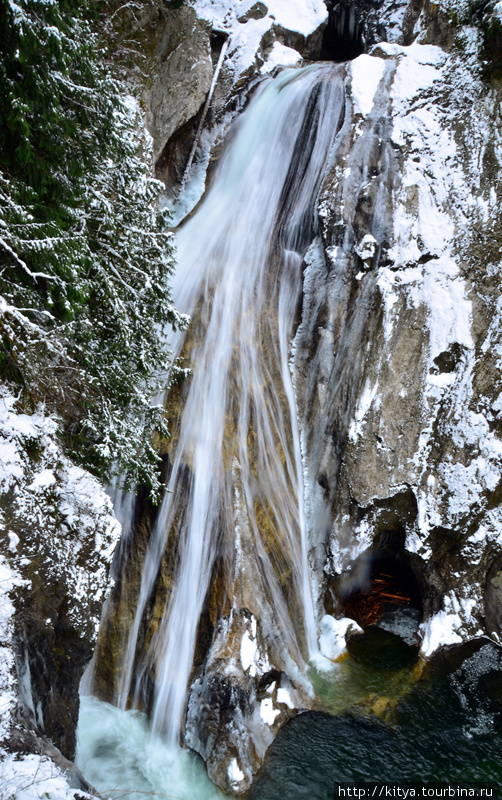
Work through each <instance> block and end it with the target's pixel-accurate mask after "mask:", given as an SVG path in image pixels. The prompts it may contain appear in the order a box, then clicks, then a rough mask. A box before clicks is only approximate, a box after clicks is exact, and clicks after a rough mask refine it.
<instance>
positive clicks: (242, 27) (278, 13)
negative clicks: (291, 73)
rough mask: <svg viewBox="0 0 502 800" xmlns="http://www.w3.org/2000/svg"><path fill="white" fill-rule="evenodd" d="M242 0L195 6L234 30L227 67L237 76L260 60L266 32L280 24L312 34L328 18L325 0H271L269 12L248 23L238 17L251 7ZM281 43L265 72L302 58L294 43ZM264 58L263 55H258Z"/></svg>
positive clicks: (207, 0)
mask: <svg viewBox="0 0 502 800" xmlns="http://www.w3.org/2000/svg"><path fill="white" fill-rule="evenodd" d="M252 5H253V3H252V2H251V3H247V4H246V5H245V6H243V4H242V3H241V2H240V0H195V1H194V6H195V8H196V10H197V15H198V16H199V17H201V18H202V19H206V20H208V22H210V23H211V25H212V26H213V27H215V28H219V29H220V30H225V31H227V32H228V33H229V34H230V46H229V53H228V56H227V58H226V61H225V68H226V69H229V70H230V71H231V72H232V73H233V79H234V80H238V78H239V77H240V76H241V75H243V73H244V72H245V71H246V70H248V69H249V67H251V66H252V65H253V64H255V63H256V62H257V54H258V53H259V51H260V48H261V44H262V40H263V37H264V36H265V34H266V33H267V32H269V31H271V30H272V29H273V27H274V26H278V27H280V28H283V29H285V30H287V31H292V32H296V33H300V34H302V36H305V37H307V36H310V35H311V34H312V33H314V31H316V30H317V29H318V28H319V26H320V25H322V24H323V23H324V22H325V21H326V20H327V18H328V12H327V9H326V6H325V4H324V2H323V0H267V2H266V3H265V5H266V7H267V14H266V16H264V17H262V18H261V19H249V20H248V21H247V22H245V23H241V22H239V21H238V17H241V16H242V15H243V13H245V11H246V10H248V7H250V6H252ZM275 44H276V45H279V47H274V48H272V51H271V53H270V55H269V58H268V60H267V61H266V63H265V65H264V69H263V72H270V71H271V70H272V69H273V68H274V67H276V66H291V65H293V64H295V63H296V62H297V61H298V59H299V57H300V56H299V54H297V55H296V57H295V55H294V53H295V52H296V51H294V50H293V49H292V48H290V47H285V46H284V45H282V44H280V43H279V42H276V43H275ZM258 58H259V59H261V56H258Z"/></svg>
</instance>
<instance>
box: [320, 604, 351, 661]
mask: <svg viewBox="0 0 502 800" xmlns="http://www.w3.org/2000/svg"><path fill="white" fill-rule="evenodd" d="M349 628H353V629H354V630H361V628H360V627H359V625H358V624H357V622H355V621H354V620H353V619H350V618H349V617H342V619H335V618H334V617H332V616H331V615H330V614H325V615H324V617H323V618H322V619H321V622H320V625H319V630H320V636H319V650H320V651H321V653H322V655H323V656H325V658H329V659H330V660H331V661H336V659H337V658H339V657H340V656H341V655H342V654H343V653H344V652H345V651H346V649H347V648H346V644H345V635H346V633H347V631H348V630H349Z"/></svg>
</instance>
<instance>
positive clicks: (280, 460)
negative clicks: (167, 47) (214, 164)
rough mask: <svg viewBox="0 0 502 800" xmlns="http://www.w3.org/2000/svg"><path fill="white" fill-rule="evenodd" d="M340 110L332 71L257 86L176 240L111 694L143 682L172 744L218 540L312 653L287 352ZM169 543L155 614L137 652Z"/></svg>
mask: <svg viewBox="0 0 502 800" xmlns="http://www.w3.org/2000/svg"><path fill="white" fill-rule="evenodd" d="M343 111H344V93H343V71H342V68H340V67H338V66H334V65H324V64H318V65H314V66H310V67H307V68H305V69H300V70H287V71H284V72H282V73H281V74H280V75H279V76H278V77H277V78H276V79H275V80H267V81H266V82H264V83H263V84H262V85H261V86H260V87H259V88H258V90H257V92H256V95H255V97H254V98H253V100H252V101H251V102H250V104H249V106H248V108H247V109H246V110H245V112H244V113H243V114H242V115H241V118H240V119H239V120H238V122H237V124H236V125H235V128H234V130H233V132H232V137H231V143H230V144H229V146H228V147H227V150H226V153H225V155H224V157H223V158H222V160H221V163H220V165H219V167H218V170H217V174H216V175H215V178H214V181H213V185H212V188H211V189H210V191H209V192H208V193H207V196H206V198H205V200H204V202H203V203H202V205H201V207H200V208H199V209H198V211H197V212H196V214H194V216H193V217H192V218H191V219H190V220H189V221H188V222H186V224H185V225H184V226H183V228H182V229H181V231H180V232H179V233H178V236H177V247H178V269H177V273H176V275H175V278H174V285H173V294H174V299H175V303H176V305H177V307H178V308H179V309H180V311H182V312H183V313H187V314H189V315H190V316H191V317H192V325H191V327H190V330H189V332H188V333H187V334H185V333H181V334H179V336H178V339H177V341H176V342H175V349H176V352H177V354H178V355H179V356H180V357H182V358H184V359H185V362H184V363H185V365H186V366H190V368H191V370H192V374H191V377H190V378H189V379H188V380H187V381H186V382H185V384H184V385H182V386H181V387H179V388H178V389H177V390H176V392H175V393H174V394H175V395H176V397H174V399H173V398H172V397H168V398H167V401H166V403H167V406H166V407H167V408H168V412H169V413H170V425H171V428H172V440H171V442H170V446H169V447H170V450H169V470H168V478H167V484H166V491H165V495H164V499H163V502H162V505H161V508H160V511H159V513H158V515H157V519H156V522H155V526H154V529H153V531H152V534H151V536H150V540H149V544H148V548H147V551H146V554H145V558H144V566H143V573H142V579H141V588H140V592H139V600H138V603H137V607H136V610H135V614H134V619H133V622H132V625H131V628H130V631H129V637H128V642H127V646H126V649H125V654H124V661H123V668H122V672H121V675H120V679H119V685H118V688H117V696H118V705H119V706H121V707H123V708H125V707H126V704H127V703H128V702H130V700H131V697H132V698H133V702H134V703H139V702H140V699H141V692H142V686H144V684H145V681H146V680H147V679H148V676H151V675H153V683H154V699H153V726H154V730H156V731H157V732H161V733H163V734H165V735H166V737H167V740H168V741H171V742H172V743H175V742H176V741H177V739H178V736H179V731H180V726H181V720H182V716H183V712H184V709H185V703H186V693H187V686H188V683H189V680H190V677H191V673H192V668H193V659H194V649H195V646H196V639H197V630H198V625H199V620H200V617H201V613H202V611H203V608H204V603H205V601H206V597H207V595H208V591H209V588H210V584H211V579H212V576H213V573H214V568H215V560H216V559H217V557H218V556H219V553H220V552H221V548H222V547H223V545H224V543H228V542H229V541H230V542H232V543H233V544H232V545H231V546H230V547H226V550H225V552H226V553H227V561H228V565H227V571H228V573H229V574H228V583H229V585H233V586H234V587H235V585H236V581H237V579H238V576H239V575H242V574H243V573H245V571H246V563H245V558H244V557H243V556H242V552H240V550H239V541H240V539H241V538H242V537H243V536H244V537H245V538H246V541H247V542H248V547H247V551H248V553H249V551H251V552H252V553H253V557H254V559H255V561H256V565H257V570H258V573H257V574H259V579H260V582H261V585H260V586H256V594H257V596H260V597H265V598H267V602H268V604H269V606H270V608H271V609H273V634H271V635H273V636H275V637H276V639H277V640H278V641H280V646H281V647H282V648H283V650H284V652H286V653H288V654H289V657H290V658H291V659H292V661H293V662H294V663H295V664H296V665H298V666H299V668H300V669H302V670H303V669H304V668H305V665H306V663H307V661H308V659H309V657H310V656H311V655H312V654H313V653H314V652H315V651H316V648H317V636H316V619H315V611H314V603H313V599H312V591H311V582H310V577H309V560H308V543H307V534H306V528H305V518H304V500H303V469H302V460H301V451H300V441H299V432H298V424H297V413H296V405H295V394H294V388H293V384H292V380H291V373H290V367H289V357H290V354H289V348H290V342H291V339H292V336H293V334H294V330H295V324H297V322H298V315H299V312H300V308H301V306H300V304H301V297H302V263H303V257H304V255H305V252H306V250H307V248H308V246H309V245H310V243H311V242H312V240H313V238H314V236H315V235H316V232H317V231H316V212H315V206H316V199H317V196H318V193H319V189H320V185H321V182H322V177H323V174H324V170H325V167H326V164H327V160H328V158H329V154H330V151H331V150H332V147H333V142H334V139H335V136H336V133H337V131H338V130H339V128H340V124H341V122H342V119H343ZM173 409H176V410H175V412H173ZM166 549H167V551H168V553H169V567H168V571H169V575H170V583H169V586H167V587H166V589H165V594H166V601H165V607H164V611H163V614H162V617H161V618H160V619H159V620H158V624H156V626H155V629H152V634H151V635H150V636H149V637H147V643H148V646H147V651H146V652H143V653H140V652H138V636H139V633H140V631H141V628H142V626H143V625H144V619H145V615H146V614H147V612H148V608H149V607H151V603H152V593H154V591H155V586H156V582H157V581H158V576H159V570H160V564H161V562H162V559H165V558H166V555H165V553H166ZM247 557H249V556H247ZM270 627H271V626H270V625H269V628H270Z"/></svg>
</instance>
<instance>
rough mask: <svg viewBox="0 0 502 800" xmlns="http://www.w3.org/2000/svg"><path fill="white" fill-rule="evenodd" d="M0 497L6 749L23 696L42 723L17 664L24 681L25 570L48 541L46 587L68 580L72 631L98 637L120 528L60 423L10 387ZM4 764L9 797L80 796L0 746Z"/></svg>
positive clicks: (1, 732) (47, 768) (2, 731)
mask: <svg viewBox="0 0 502 800" xmlns="http://www.w3.org/2000/svg"><path fill="white" fill-rule="evenodd" d="M0 491H1V493H2V495H3V496H4V497H8V498H9V499H8V502H6V503H4V504H3V505H2V511H1V512H0V521H1V523H2V527H3V529H4V530H5V540H4V541H5V544H4V545H3V542H2V539H1V538H0V642H1V646H0V742H1V741H2V740H4V741H6V740H8V738H9V730H10V726H11V725H12V713H13V711H14V709H15V708H16V705H17V703H18V700H19V698H18V694H22V696H23V701H24V702H25V703H26V704H27V705H28V706H30V707H31V708H32V710H33V712H34V713H36V716H37V718H38V719H39V721H41V711H40V710H39V709H38V710H37V709H34V708H33V700H32V695H31V680H30V673H29V670H28V669H24V668H23V665H20V664H18V665H17V673H18V677H16V674H15V673H16V669H15V664H14V650H13V640H12V635H13V615H14V605H13V602H12V595H13V592H14V591H15V589H16V588H18V587H22V586H24V587H26V588H29V586H30V583H29V580H27V579H25V578H23V574H24V571H25V569H26V568H27V567H29V566H30V565H31V564H32V560H36V559H37V558H39V557H40V548H41V542H42V541H43V547H44V577H45V579H46V581H47V583H48V584H50V582H51V581H52V580H55V581H61V576H64V581H65V583H66V586H67V590H68V599H69V603H68V617H69V620H70V622H71V624H72V625H74V626H75V629H76V630H82V631H83V630H86V629H88V630H90V633H91V635H92V634H96V632H97V627H98V624H99V617H98V615H97V614H96V613H94V612H93V611H92V610H91V606H90V605H89V602H90V600H92V598H93V597H95V596H97V595H98V594H100V595H101V596H102V595H103V594H104V591H105V588H106V585H107V581H108V565H109V562H110V559H111V557H112V554H113V550H114V547H115V545H116V543H117V541H118V537H119V534H120V526H119V524H118V522H117V521H116V519H115V517H114V515H113V511H112V506H111V501H110V499H109V498H108V496H107V495H106V493H105V491H104V489H103V488H102V487H101V486H100V484H99V483H98V481H97V480H96V479H95V478H93V477H92V476H91V475H89V474H88V473H86V472H85V471H84V470H82V469H80V468H79V467H76V466H74V465H73V464H72V463H71V462H70V461H69V460H68V459H67V457H66V456H65V454H64V453H63V451H62V449H61V446H60V444H59V443H58V441H57V423H56V421H55V420H54V419H52V418H51V417H49V416H47V415H46V414H45V413H44V411H43V410H38V411H36V412H35V413H34V414H24V413H22V412H21V411H20V410H18V409H17V407H16V397H15V396H14V395H13V394H10V393H9V391H8V390H7V389H6V388H5V387H3V389H2V392H1V394H0ZM7 493H8V494H7ZM2 546H4V548H5V549H4V552H3V553H2ZM84 549H85V551H86V553H87V555H86V557H85V559H83V558H82V551H83V550H84ZM98 613H99V612H98ZM46 625H47V629H48V632H49V631H50V628H51V625H52V620H51V619H47V620H46ZM0 762H1V763H0V785H1V787H2V792H3V791H6V792H7V794H6V796H7V797H9V796H11V795H13V796H15V797H16V800H35V799H36V800H38V798H40V797H42V796H44V795H45V796H47V797H50V798H51V800H60V799H61V800H63V798H69V797H73V795H74V791H73V790H72V789H70V788H69V785H68V783H67V781H66V779H65V778H64V776H63V775H62V773H61V772H60V770H59V769H58V768H57V767H56V766H55V765H54V764H53V763H52V762H51V761H50V760H48V759H47V758H45V757H41V756H39V755H26V756H22V757H20V756H18V755H16V756H14V755H12V754H9V753H7V752H5V751H4V750H2V748H1V747H0ZM81 794H82V793H81Z"/></svg>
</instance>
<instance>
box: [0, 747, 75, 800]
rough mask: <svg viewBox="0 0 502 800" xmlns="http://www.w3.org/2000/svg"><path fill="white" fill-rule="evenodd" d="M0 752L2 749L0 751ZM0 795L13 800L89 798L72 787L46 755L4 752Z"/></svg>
mask: <svg viewBox="0 0 502 800" xmlns="http://www.w3.org/2000/svg"><path fill="white" fill-rule="evenodd" d="M0 755H1V750H0ZM0 787H1V790H2V797H5V798H15V800H40V799H41V798H43V799H44V800H45V798H47V800H70V798H75V800H77V798H80V797H84V798H86V797H90V795H88V794H86V793H85V792H82V791H79V790H75V789H71V788H70V786H69V784H68V781H67V780H66V778H65V776H64V775H63V773H62V772H61V771H60V770H59V769H58V768H57V767H56V766H55V765H54V764H53V763H52V761H50V760H49V759H47V758H43V757H41V756H37V755H24V756H19V757H17V758H16V759H14V758H13V757H11V756H9V755H7V754H4V761H3V762H1V763H0Z"/></svg>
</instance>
